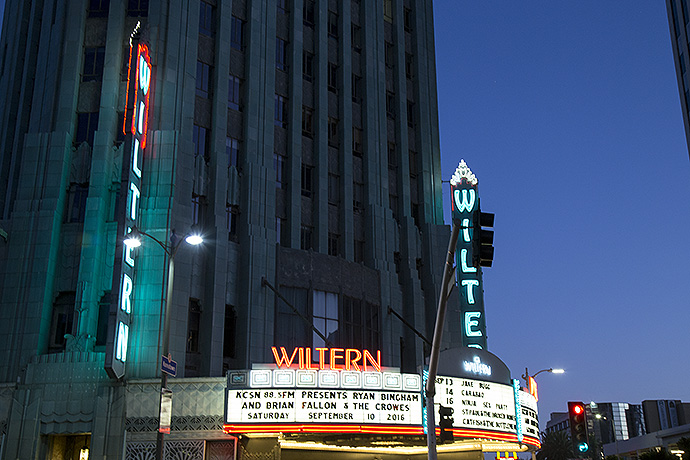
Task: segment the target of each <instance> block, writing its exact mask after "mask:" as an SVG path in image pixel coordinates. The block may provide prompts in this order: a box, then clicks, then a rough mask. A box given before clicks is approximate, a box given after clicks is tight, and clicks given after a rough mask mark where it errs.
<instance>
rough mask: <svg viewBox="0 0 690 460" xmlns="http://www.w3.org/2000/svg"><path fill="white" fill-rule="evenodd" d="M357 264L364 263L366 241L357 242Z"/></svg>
mask: <svg viewBox="0 0 690 460" xmlns="http://www.w3.org/2000/svg"><path fill="white" fill-rule="evenodd" d="M354 249H355V262H357V263H363V262H364V241H363V240H355V247H354Z"/></svg>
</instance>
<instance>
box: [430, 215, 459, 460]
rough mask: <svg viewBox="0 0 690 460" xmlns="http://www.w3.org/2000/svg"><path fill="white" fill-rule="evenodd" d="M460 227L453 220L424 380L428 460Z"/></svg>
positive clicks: (432, 456) (432, 451)
mask: <svg viewBox="0 0 690 460" xmlns="http://www.w3.org/2000/svg"><path fill="white" fill-rule="evenodd" d="M459 233H460V228H459V227H458V225H457V224H456V222H455V221H453V228H452V230H451V233H450V241H449V242H448V254H446V265H445V266H444V268H443V279H442V282H441V289H440V291H439V294H438V311H437V313H436V325H435V326H434V337H433V338H432V339H431V355H430V356H429V377H428V378H427V381H426V417H427V429H426V443H427V447H428V450H429V460H436V459H437V456H436V414H435V412H434V395H435V394H436V372H437V370H438V355H439V352H440V348H441V338H442V336H443V324H444V322H445V320H446V305H447V301H448V296H449V295H450V291H451V290H452V288H453V284H451V281H452V280H453V272H454V269H453V260H454V259H455V247H456V245H457V242H458V234H459Z"/></svg>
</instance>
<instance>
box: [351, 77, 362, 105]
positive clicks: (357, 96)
mask: <svg viewBox="0 0 690 460" xmlns="http://www.w3.org/2000/svg"><path fill="white" fill-rule="evenodd" d="M361 101H362V77H360V76H359V75H355V74H352V102H357V103H360V102H361Z"/></svg>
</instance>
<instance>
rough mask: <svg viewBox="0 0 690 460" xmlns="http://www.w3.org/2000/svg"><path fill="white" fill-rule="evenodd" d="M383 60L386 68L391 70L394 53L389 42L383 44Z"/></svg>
mask: <svg viewBox="0 0 690 460" xmlns="http://www.w3.org/2000/svg"><path fill="white" fill-rule="evenodd" d="M383 46H384V60H385V62H386V67H388V68H389V69H392V68H393V65H394V63H395V53H394V50H393V44H392V43H391V42H384V45H383Z"/></svg>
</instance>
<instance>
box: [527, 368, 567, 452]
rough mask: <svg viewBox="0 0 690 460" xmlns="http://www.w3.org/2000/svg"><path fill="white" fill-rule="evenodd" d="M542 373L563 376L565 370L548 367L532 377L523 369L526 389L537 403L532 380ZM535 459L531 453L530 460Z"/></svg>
mask: <svg viewBox="0 0 690 460" xmlns="http://www.w3.org/2000/svg"><path fill="white" fill-rule="evenodd" d="M542 372H550V373H552V374H563V373H564V372H565V370H563V369H558V368H556V369H554V368H553V367H549V368H548V369H542V370H540V371H538V372H535V373H534V374H533V375H530V374H529V370H528V369H527V368H525V374H524V375H523V376H522V378H523V379H524V381H525V383H526V384H527V388H528V389H529V392H530V394H531V395H532V396H534V399H536V400H537V401H539V396H538V395H537V382H536V381H535V380H534V378H535V377H536V376H537V375H539V374H541V373H542ZM536 458H537V456H536V454H535V453H534V452H532V460H536Z"/></svg>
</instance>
